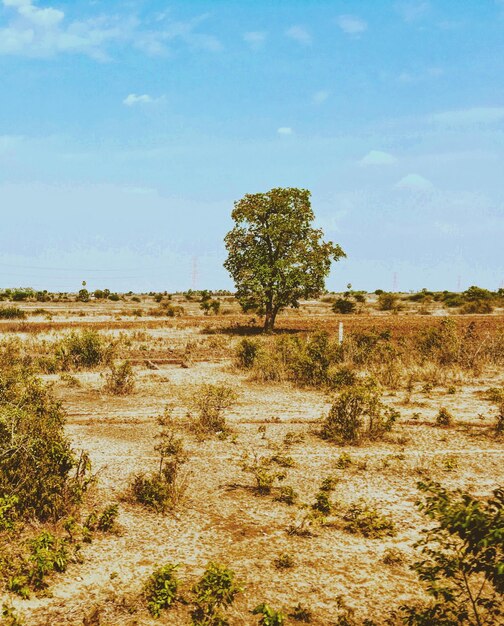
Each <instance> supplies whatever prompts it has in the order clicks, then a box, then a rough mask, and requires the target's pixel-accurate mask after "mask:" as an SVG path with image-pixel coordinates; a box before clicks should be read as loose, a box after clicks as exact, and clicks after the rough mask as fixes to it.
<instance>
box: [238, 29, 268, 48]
mask: <svg viewBox="0 0 504 626" xmlns="http://www.w3.org/2000/svg"><path fill="white" fill-rule="evenodd" d="M243 41H244V42H245V43H246V44H248V45H249V46H250V47H251V48H252V49H253V50H257V49H259V48H261V47H262V46H263V45H264V42H265V41H266V33H265V32H263V31H251V32H248V33H243Z"/></svg>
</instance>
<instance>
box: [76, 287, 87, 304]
mask: <svg viewBox="0 0 504 626" xmlns="http://www.w3.org/2000/svg"><path fill="white" fill-rule="evenodd" d="M77 300H78V301H79V302H89V291H88V290H87V289H81V290H80V291H79V293H78V294H77Z"/></svg>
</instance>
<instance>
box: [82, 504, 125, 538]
mask: <svg viewBox="0 0 504 626" xmlns="http://www.w3.org/2000/svg"><path fill="white" fill-rule="evenodd" d="M118 515H119V507H118V505H117V504H109V505H108V506H106V507H105V508H104V509H103V511H102V512H101V513H95V512H94V511H93V512H92V513H90V514H89V515H88V517H87V519H86V521H85V522H84V528H86V529H87V530H89V531H90V532H95V531H99V532H102V533H112V532H114V531H115V530H116V527H117V517H118Z"/></svg>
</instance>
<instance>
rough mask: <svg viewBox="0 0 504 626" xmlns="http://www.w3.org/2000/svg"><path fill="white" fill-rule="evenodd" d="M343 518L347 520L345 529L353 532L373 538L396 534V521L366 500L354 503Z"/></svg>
mask: <svg viewBox="0 0 504 626" xmlns="http://www.w3.org/2000/svg"><path fill="white" fill-rule="evenodd" d="M343 520H344V521H345V522H346V523H345V526H344V528H345V530H346V531H348V532H350V533H353V534H359V535H363V536H364V537H371V538H373V539H376V538H380V537H385V536H389V537H393V536H394V535H395V525H394V522H393V521H392V520H391V519H390V518H389V517H386V516H384V515H381V513H379V512H378V511H377V510H376V509H375V508H373V507H371V506H369V505H368V504H366V503H365V502H360V503H356V504H352V505H351V506H350V507H349V508H348V510H347V511H346V513H345V514H344V516H343Z"/></svg>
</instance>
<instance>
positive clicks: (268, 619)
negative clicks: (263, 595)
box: [252, 602, 285, 626]
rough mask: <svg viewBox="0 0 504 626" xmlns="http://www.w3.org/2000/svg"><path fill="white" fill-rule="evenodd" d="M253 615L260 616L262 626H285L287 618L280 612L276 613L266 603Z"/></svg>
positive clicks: (257, 608) (253, 612)
mask: <svg viewBox="0 0 504 626" xmlns="http://www.w3.org/2000/svg"><path fill="white" fill-rule="evenodd" d="M252 614H253V615H260V617H259V622H258V623H259V625H260V626H283V624H284V623H285V617H284V615H283V614H282V613H280V611H275V610H274V609H272V608H270V607H269V606H268V605H267V604H265V603H264V602H263V603H262V604H260V605H259V606H256V608H255V609H254V610H253V611H252Z"/></svg>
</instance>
